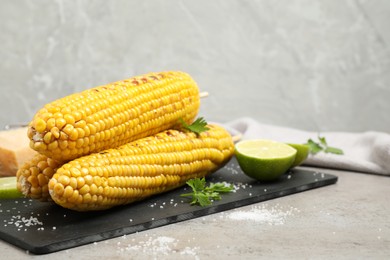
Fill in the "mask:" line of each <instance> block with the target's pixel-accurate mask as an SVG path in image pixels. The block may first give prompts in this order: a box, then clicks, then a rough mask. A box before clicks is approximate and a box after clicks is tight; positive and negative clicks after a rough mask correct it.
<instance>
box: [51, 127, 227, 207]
mask: <svg viewBox="0 0 390 260" xmlns="http://www.w3.org/2000/svg"><path fill="white" fill-rule="evenodd" d="M208 127H209V130H208V131H205V132H202V133H200V134H199V135H197V134H195V133H193V132H187V131H185V130H183V131H179V130H167V131H164V132H161V133H159V134H156V135H154V136H149V137H146V138H143V139H139V140H136V141H134V142H131V143H128V144H126V145H123V146H121V147H119V148H117V149H108V150H105V151H102V152H99V153H95V154H90V155H87V156H84V157H80V158H77V159H75V160H72V161H70V162H68V163H66V164H64V165H62V166H61V167H60V168H59V169H58V170H57V172H56V173H55V174H54V175H53V177H52V178H51V179H50V182H49V192H50V195H51V197H52V199H53V200H54V202H56V203H57V204H59V205H61V206H62V207H65V208H69V209H72V210H76V211H90V210H104V209H108V208H111V207H114V206H118V205H123V204H128V203H131V202H134V201H138V200H142V199H144V198H147V197H149V196H152V195H154V194H158V193H162V192H166V191H169V190H172V189H174V188H177V187H179V186H182V185H184V184H185V182H186V181H187V180H189V179H192V178H195V177H199V178H200V177H204V176H206V175H208V174H209V173H211V172H213V171H215V170H217V169H218V168H219V167H221V166H222V165H223V164H224V163H225V162H227V160H228V159H230V157H231V156H232V155H233V152H234V144H233V141H232V138H231V136H230V134H229V133H228V132H227V131H226V130H225V129H223V128H222V127H220V126H216V125H208Z"/></svg>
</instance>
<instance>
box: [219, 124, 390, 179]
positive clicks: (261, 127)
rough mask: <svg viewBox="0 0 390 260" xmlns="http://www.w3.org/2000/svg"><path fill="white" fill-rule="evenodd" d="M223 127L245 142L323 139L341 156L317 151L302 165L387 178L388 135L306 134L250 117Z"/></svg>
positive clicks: (389, 162)
mask: <svg viewBox="0 0 390 260" xmlns="http://www.w3.org/2000/svg"><path fill="white" fill-rule="evenodd" d="M224 126H225V127H226V128H227V129H228V130H229V131H230V132H231V133H232V134H233V135H236V134H242V140H245V139H257V138H259V139H260V138H261V139H272V140H275V141H280V142H288V143H306V142H307V140H308V139H309V138H311V139H313V140H317V137H318V135H320V136H321V137H325V138H326V141H327V143H328V144H329V145H330V146H333V147H337V148H340V149H342V150H343V151H344V155H336V154H330V153H324V152H320V153H318V154H316V155H310V156H309V157H308V158H307V160H306V161H305V162H304V165H311V166H318V167H325V168H336V169H343V170H351V171H358V172H365V173H373V174H381V175H389V176H390V134H387V133H383V132H375V131H367V132H361V133H350V132H322V133H317V132H309V131H303V130H298V129H293V128H288V127H280V126H273V125H267V124H262V123H260V122H257V121H256V120H254V119H252V118H239V119H236V120H234V121H231V122H227V123H226V124H224Z"/></svg>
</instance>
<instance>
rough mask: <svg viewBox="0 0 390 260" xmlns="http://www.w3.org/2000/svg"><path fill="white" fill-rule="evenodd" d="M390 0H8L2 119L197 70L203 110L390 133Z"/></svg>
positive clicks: (2, 19) (0, 10)
mask: <svg viewBox="0 0 390 260" xmlns="http://www.w3.org/2000/svg"><path fill="white" fill-rule="evenodd" d="M389 14H390V1H386V0H371V1H363V0H356V1H353V0H323V1H320V0H314V1H313V0H295V1H290V0H285V1H271V0H269V1H265V0H258V1H249V0H219V1H217V0H214V1H210V0H197V1H189V0H187V1H184V0H182V1H179V0H172V1H161V0H160V1H158V0H155V1H152V0H136V1H103V0H98V1H65V0H56V1H52V0H37V1H27V0H26V1H18V0H16V1H11V0H5V1H0V32H1V33H0V61H1V62H0V88H1V95H0V109H1V113H0V127H1V126H3V125H5V124H9V123H16V122H27V121H29V120H30V119H31V118H32V116H33V115H34V113H35V111H36V110H37V109H38V108H40V107H42V106H43V105H44V104H45V103H47V102H49V101H52V100H54V99H56V98H59V97H62V96H64V95H67V94H70V93H73V92H75V91H81V90H84V89H86V88H89V87H93V86H96V85H102V84H105V83H109V82H112V81H116V80H120V79H124V78H128V77H131V76H135V75H139V74H143V73H147V72H151V71H165V70H182V71H185V72H188V73H190V74H191V75H192V76H193V77H194V79H195V80H196V81H197V82H198V84H199V86H200V88H201V90H203V91H208V92H209V93H210V96H209V97H208V98H207V99H203V100H202V105H201V111H200V115H202V116H204V117H206V119H208V120H210V121H219V122H226V121H230V120H233V119H236V118H239V117H244V116H249V117H253V118H255V119H256V120H258V121H260V122H263V123H268V124H274V125H280V126H288V127H294V128H299V129H305V130H313V131H353V132H356V131H366V130H376V131H385V132H390V117H389V112H390V102H389V100H390V86H389V83H390V73H389V70H390V52H389V46H390V30H389V24H390V23H389V22H390V15H389Z"/></svg>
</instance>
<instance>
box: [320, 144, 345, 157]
mask: <svg viewBox="0 0 390 260" xmlns="http://www.w3.org/2000/svg"><path fill="white" fill-rule="evenodd" d="M324 152H325V153H334V154H340V155H341V154H344V152H343V150H341V149H339V148H335V147H330V146H328V147H326V149H325V151H324Z"/></svg>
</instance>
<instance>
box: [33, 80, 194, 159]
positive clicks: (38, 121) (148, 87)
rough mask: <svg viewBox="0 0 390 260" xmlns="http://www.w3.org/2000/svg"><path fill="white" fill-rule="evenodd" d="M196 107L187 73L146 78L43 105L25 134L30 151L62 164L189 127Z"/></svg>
mask: <svg viewBox="0 0 390 260" xmlns="http://www.w3.org/2000/svg"><path fill="white" fill-rule="evenodd" d="M199 106H200V98H199V89H198V87H197V84H196V82H195V81H194V80H193V79H192V78H191V77H190V76H189V75H188V74H186V73H183V72H161V73H150V74H146V75H141V76H138V77H133V78H130V79H127V80H122V81H118V82H114V83H111V84H107V85H104V86H99V87H95V88H92V89H89V90H85V91H83V92H80V93H76V94H72V95H69V96H67V97H64V98H61V99H59V100H56V101H54V102H51V103H48V104H47V105H45V106H44V107H43V108H42V109H40V110H39V111H38V112H37V113H36V115H35V116H34V118H33V120H32V121H31V122H30V124H29V130H28V133H27V135H28V137H29V138H30V146H31V148H32V149H34V150H36V151H38V152H39V153H41V154H44V155H46V156H48V157H50V158H53V159H56V160H61V161H64V162H65V161H69V160H72V159H75V158H78V157H80V156H83V155H87V154H90V153H93V152H99V151H102V150H104V149H108V148H113V147H118V146H120V145H123V144H125V143H128V142H131V141H133V140H136V139H139V138H143V137H145V136H149V135H153V134H155V133H158V132H161V131H164V130H166V129H170V128H175V127H177V126H178V125H179V124H180V123H179V122H178V119H179V118H182V120H184V122H187V123H190V122H192V121H193V120H194V118H195V117H196V115H197V113H198V110H199Z"/></svg>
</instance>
